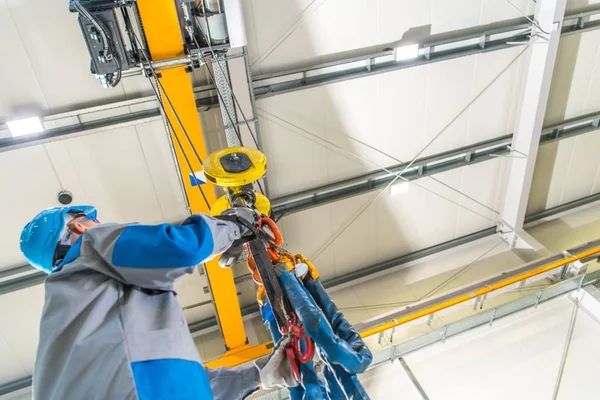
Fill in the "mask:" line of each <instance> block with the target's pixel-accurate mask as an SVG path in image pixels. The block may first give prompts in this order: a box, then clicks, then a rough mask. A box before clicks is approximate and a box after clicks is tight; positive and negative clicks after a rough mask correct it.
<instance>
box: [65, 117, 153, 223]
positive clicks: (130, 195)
mask: <svg viewBox="0 0 600 400" xmlns="http://www.w3.org/2000/svg"><path fill="white" fill-rule="evenodd" d="M65 145H66V147H67V152H68V154H69V156H70V158H71V162H72V163H73V164H74V165H75V166H76V170H77V176H78V179H79V181H80V182H81V187H82V197H81V200H82V201H84V202H92V201H93V202H94V204H95V205H96V207H98V210H99V218H100V219H101V220H102V219H103V215H106V216H107V217H108V216H110V219H111V220H113V221H119V222H147V223H152V222H160V221H162V220H163V216H162V212H161V209H160V207H159V202H158V198H157V195H156V192H155V191H154V187H153V183H152V179H151V176H150V174H149V171H148V166H147V161H146V157H145V155H144V153H143V151H142V149H141V146H140V140H139V137H138V134H137V132H136V129H135V127H127V128H121V129H115V130H112V131H108V132H104V133H103V134H102V135H90V136H84V137H80V138H75V139H70V140H68V141H66V142H65ZM107 217H104V219H105V220H106V218H107Z"/></svg>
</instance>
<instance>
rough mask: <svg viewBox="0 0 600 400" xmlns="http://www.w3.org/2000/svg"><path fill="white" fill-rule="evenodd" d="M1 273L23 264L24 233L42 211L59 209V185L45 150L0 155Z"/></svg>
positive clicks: (35, 149)
mask: <svg viewBox="0 0 600 400" xmlns="http://www.w3.org/2000/svg"><path fill="white" fill-rule="evenodd" d="M0 186H1V187H2V188H4V189H3V190H2V195H0V209H2V210H5V211H4V212H3V213H2V229H1V230H0V240H1V241H2V243H3V246H2V251H1V252H0V269H7V268H11V267H16V266H19V265H22V264H23V258H22V256H21V252H20V250H19V237H20V235H21V230H22V229H23V227H24V226H25V224H26V223H27V222H29V220H30V219H31V218H33V216H35V215H36V214H37V213H39V212H40V210H42V209H44V208H46V207H49V206H54V205H57V204H56V203H57V202H56V195H57V193H58V192H59V190H60V185H59V183H58V180H57V178H56V175H55V174H54V172H53V170H52V166H51V164H50V162H49V158H48V155H47V154H46V152H45V151H44V148H43V147H42V146H36V147H28V148H24V149H19V150H14V151H9V152H3V153H0Z"/></svg>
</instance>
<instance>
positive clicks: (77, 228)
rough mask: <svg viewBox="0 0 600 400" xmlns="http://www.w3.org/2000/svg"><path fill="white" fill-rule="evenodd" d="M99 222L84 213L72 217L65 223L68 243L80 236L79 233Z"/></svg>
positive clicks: (73, 241)
mask: <svg viewBox="0 0 600 400" xmlns="http://www.w3.org/2000/svg"><path fill="white" fill-rule="evenodd" d="M99 223H100V222H99V221H98V220H97V219H95V218H88V217H86V216H85V215H80V216H77V217H75V218H73V219H72V220H71V221H70V222H69V223H68V224H67V230H68V233H67V235H68V237H67V241H68V244H73V243H75V241H76V240H77V239H78V238H79V236H81V234H82V233H83V232H85V231H87V230H88V229H89V228H91V227H93V226H96V225H98V224H99Z"/></svg>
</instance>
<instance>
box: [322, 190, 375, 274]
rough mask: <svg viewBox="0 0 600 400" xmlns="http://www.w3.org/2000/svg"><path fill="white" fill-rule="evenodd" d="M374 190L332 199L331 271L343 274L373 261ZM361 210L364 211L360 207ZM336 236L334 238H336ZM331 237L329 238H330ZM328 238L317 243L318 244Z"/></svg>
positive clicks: (373, 262) (323, 244)
mask: <svg viewBox="0 0 600 400" xmlns="http://www.w3.org/2000/svg"><path fill="white" fill-rule="evenodd" d="M377 194H378V192H371V193H367V194H364V195H361V196H357V197H353V198H350V199H346V200H342V201H338V202H335V203H333V204H332V205H331V222H332V223H331V231H332V233H333V236H332V239H335V240H334V241H333V242H330V243H331V244H330V246H331V247H333V251H334V258H335V264H334V265H333V268H334V272H333V273H334V275H335V276H338V277H339V276H344V275H345V274H346V273H349V272H353V271H356V270H357V269H360V268H361V267H366V266H368V265H372V264H375V263H376V262H377V253H376V252H375V251H374V250H376V249H377V237H378V234H377V233H378V230H379V227H378V223H377V222H378V219H377V206H378V204H377V202H375V201H374V200H375V199H376V198H377ZM363 210H364V211H363ZM336 237H337V238H336ZM330 240H331V239H330ZM328 243H329V241H327V242H325V243H322V244H320V246H319V248H322V247H324V246H325V245H327V244H328Z"/></svg>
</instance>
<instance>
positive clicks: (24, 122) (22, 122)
mask: <svg viewBox="0 0 600 400" xmlns="http://www.w3.org/2000/svg"><path fill="white" fill-rule="evenodd" d="M6 125H7V126H8V130H9V131H10V134H11V135H12V136H13V137H17V136H24V135H30V134H33V133H40V132H44V125H42V120H41V119H40V117H32V118H23V119H17V120H14V121H7V122H6Z"/></svg>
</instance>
